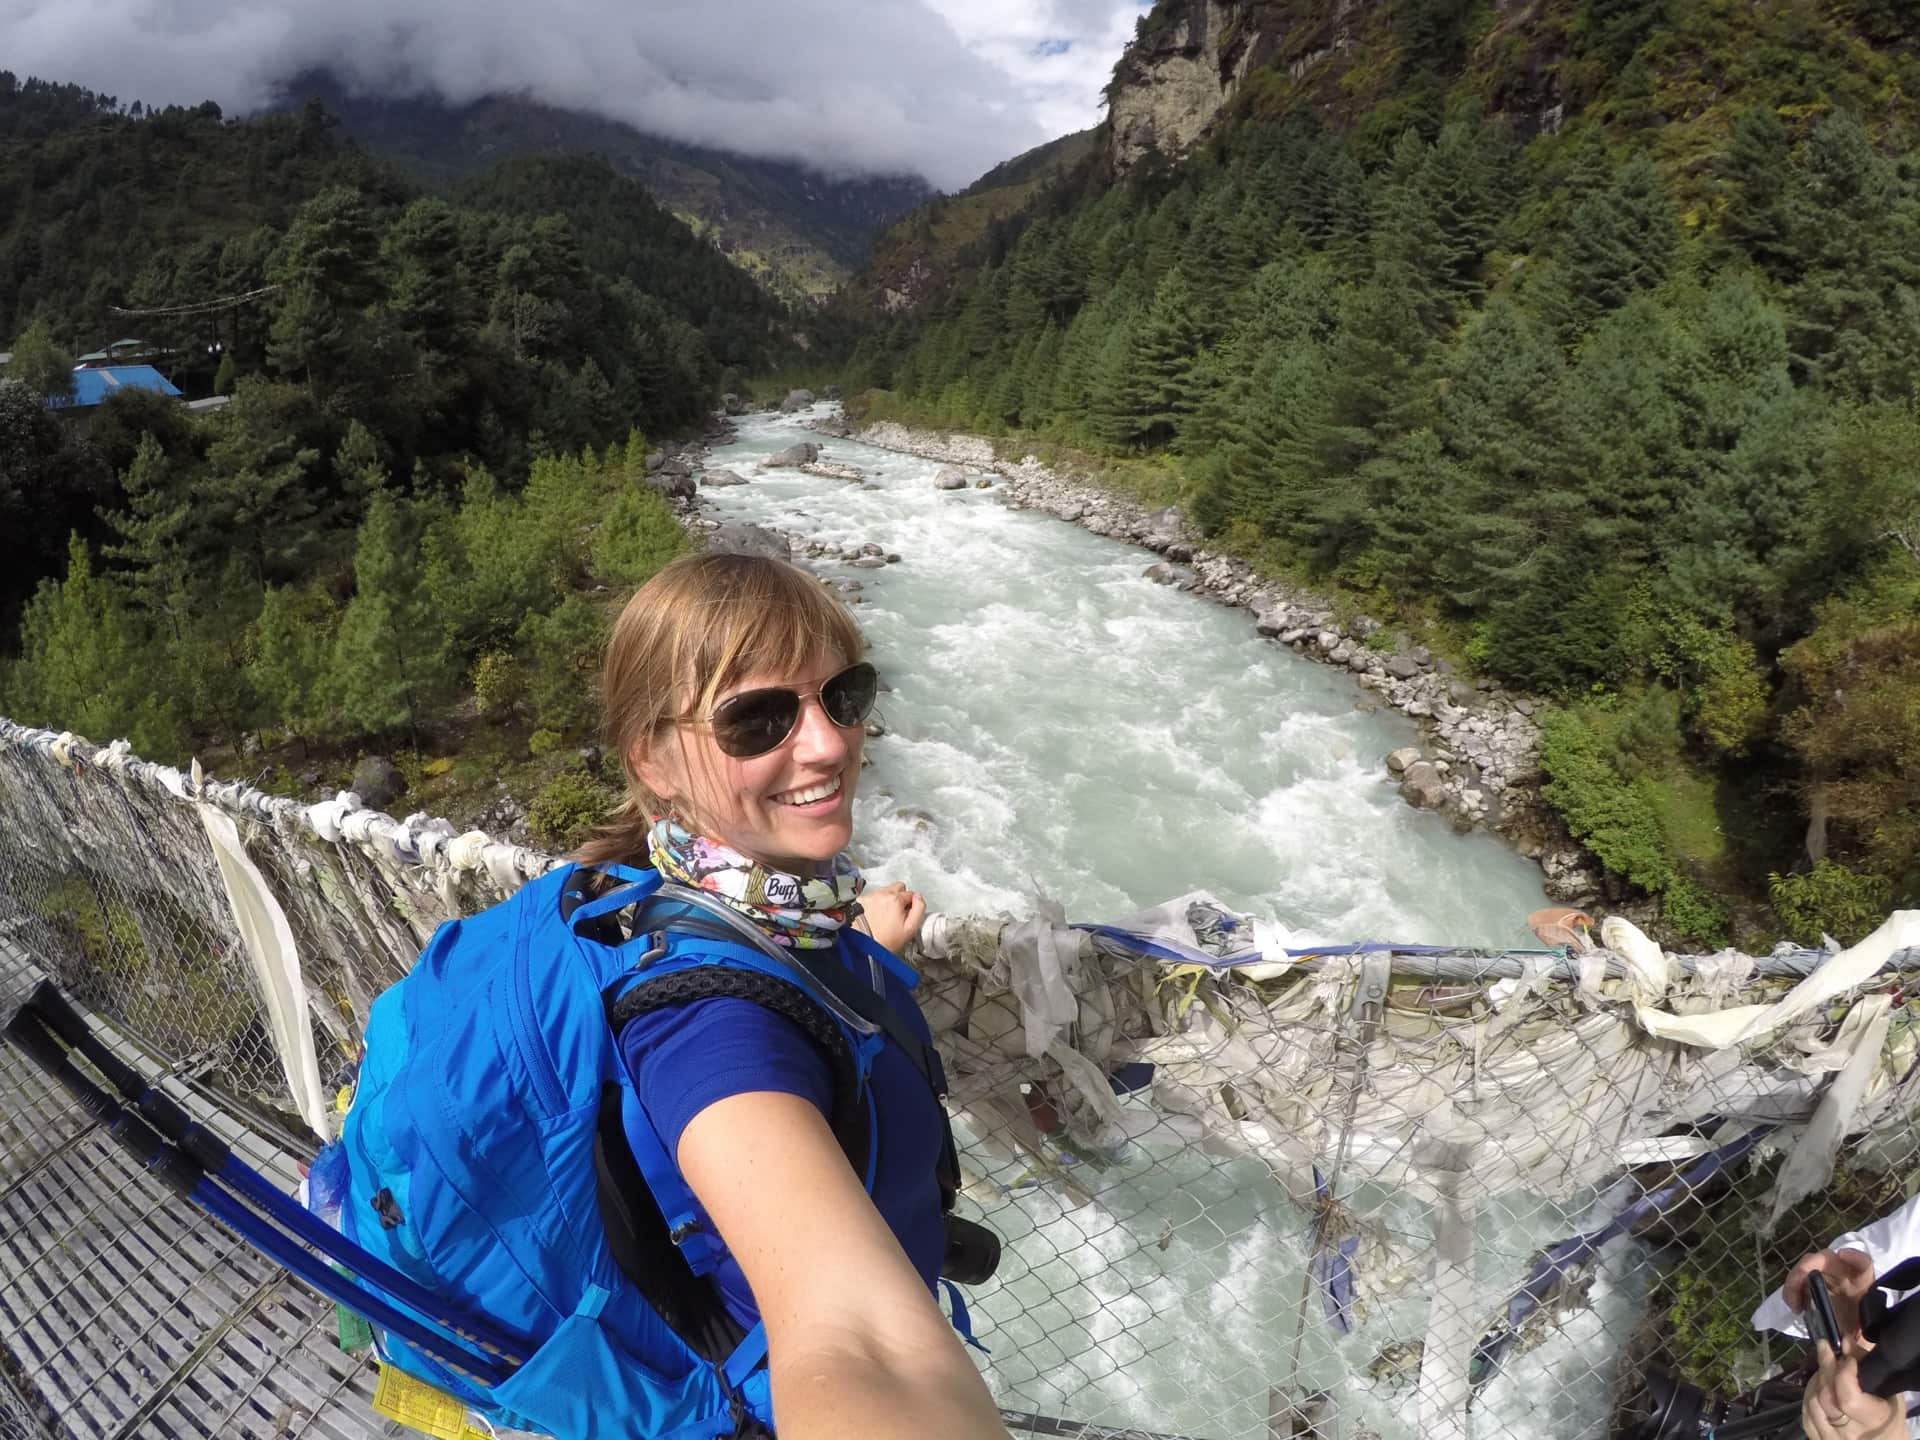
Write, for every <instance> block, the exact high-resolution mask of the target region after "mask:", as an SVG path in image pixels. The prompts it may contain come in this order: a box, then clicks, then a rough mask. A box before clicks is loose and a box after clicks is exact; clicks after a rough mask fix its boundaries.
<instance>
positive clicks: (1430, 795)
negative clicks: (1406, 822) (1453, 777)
mask: <svg viewBox="0 0 1920 1440" xmlns="http://www.w3.org/2000/svg"><path fill="white" fill-rule="evenodd" d="M1400 797H1401V798H1402V799H1403V800H1405V801H1406V802H1407V803H1408V804H1409V805H1411V806H1413V808H1414V809H1416V810H1438V809H1439V808H1440V807H1441V806H1442V805H1443V804H1445V803H1446V799H1447V782H1446V781H1445V780H1443V779H1441V778H1440V772H1439V771H1438V770H1436V769H1434V768H1433V766H1432V765H1431V764H1430V763H1428V762H1427V761H1425V760H1420V761H1416V762H1415V763H1414V764H1412V765H1409V766H1408V767H1407V773H1406V775H1405V776H1404V777H1403V778H1402V779H1401V781H1400Z"/></svg>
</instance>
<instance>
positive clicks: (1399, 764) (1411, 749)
mask: <svg viewBox="0 0 1920 1440" xmlns="http://www.w3.org/2000/svg"><path fill="white" fill-rule="evenodd" d="M1419 763H1420V747H1419V746H1418V745H1403V746H1401V747H1400V748H1399V749H1398V750H1396V751H1394V752H1393V753H1392V754H1391V755H1389V756H1387V769H1389V770H1391V771H1392V772H1393V773H1394V774H1396V775H1404V774H1405V773H1406V772H1407V770H1408V769H1409V768H1411V767H1412V766H1415V765H1418V764H1419Z"/></svg>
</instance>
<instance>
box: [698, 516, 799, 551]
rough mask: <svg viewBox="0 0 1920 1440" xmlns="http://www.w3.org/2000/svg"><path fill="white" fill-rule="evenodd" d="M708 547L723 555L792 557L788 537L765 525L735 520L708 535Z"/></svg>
mask: <svg viewBox="0 0 1920 1440" xmlns="http://www.w3.org/2000/svg"><path fill="white" fill-rule="evenodd" d="M707 549H709V550H714V551H718V552H719V553H720V554H722V555H770V556H772V557H773V558H774V559H775V560H787V559H791V558H792V547H791V546H789V545H788V543H787V537H786V536H784V535H778V534H775V533H774V532H773V531H771V530H769V529H767V528H766V527H765V526H764V525H748V524H746V523H745V522H743V521H733V522H730V523H728V524H725V525H722V526H720V527H718V528H717V529H716V530H715V531H714V532H713V533H712V534H711V535H709V536H708V537H707Z"/></svg>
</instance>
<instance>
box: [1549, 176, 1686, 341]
mask: <svg viewBox="0 0 1920 1440" xmlns="http://www.w3.org/2000/svg"><path fill="white" fill-rule="evenodd" d="M1678 233H1679V227H1678V224H1677V223H1676V221H1675V219H1674V214H1673V205H1672V202H1671V201H1670V200H1669V199H1668V198H1667V189H1666V185H1665V182H1663V181H1662V180H1661V178H1660V172H1659V170H1658V169H1656V168H1655V166H1654V164H1653V161H1652V160H1650V159H1648V158H1647V157H1646V156H1645V155H1636V156H1635V157H1634V158H1633V159H1631V160H1629V161H1628V162H1627V163H1626V164H1625V165H1623V166H1621V168H1620V170H1619V171H1618V172H1617V173H1616V174H1615V176H1614V179H1613V183H1612V184H1611V185H1610V186H1608V187H1607V189H1606V190H1604V191H1602V192H1600V193H1599V194H1597V195H1593V196H1590V197H1589V198H1588V199H1586V200H1583V201H1582V202H1581V203H1580V205H1579V206H1578V207H1577V208H1576V209H1575V210H1574V212H1573V219H1572V221H1571V224H1570V227H1569V233H1568V237H1567V245H1566V250H1565V253H1564V255H1563V257H1562V260H1561V267H1560V272H1559V275H1558V277H1557V278H1558V281H1559V286H1558V291H1557V294H1556V295H1555V296H1554V297H1553V301H1554V303H1553V305H1552V309H1553V311H1554V314H1555V318H1556V319H1557V321H1558V323H1559V325H1560V331H1561V335H1562V337H1563V338H1564V339H1566V340H1568V341H1569V342H1571V341H1572V340H1574V339H1577V338H1578V337H1579V336H1581V335H1583V334H1585V333H1586V332H1587V331H1588V330H1589V329H1590V328H1592V326H1593V324H1594V322H1595V321H1596V320H1598V319H1599V318H1600V317H1601V316H1603V315H1605V314H1607V313H1608V312H1609V311H1612V310H1617V309H1619V308H1620V307H1621V306H1622V305H1624V304H1626V303H1627V301H1628V300H1630V299H1631V298H1632V297H1633V296H1634V295H1636V294H1639V293H1640V292H1642V291H1645V290H1651V289H1653V288H1654V287H1655V286H1657V285H1659V284H1660V282H1661V281H1663V280H1665V279H1666V278H1667V270H1668V267H1669V266H1670V265H1671V264H1672V262H1673V251H1674V245H1675V243H1676V239H1677V236H1678Z"/></svg>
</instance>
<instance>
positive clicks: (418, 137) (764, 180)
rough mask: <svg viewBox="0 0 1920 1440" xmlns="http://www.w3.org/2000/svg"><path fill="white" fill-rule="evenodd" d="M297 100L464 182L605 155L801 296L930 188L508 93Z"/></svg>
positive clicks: (421, 171) (824, 289) (416, 166)
mask: <svg viewBox="0 0 1920 1440" xmlns="http://www.w3.org/2000/svg"><path fill="white" fill-rule="evenodd" d="M287 95H288V98H289V103H290V104H291V105H292V106H294V107H296V108H297V107H298V105H299V104H301V103H302V102H303V101H305V100H308V99H312V98H318V99H320V100H322V101H324V102H325V104H326V106H327V109H328V110H329V111H330V112H332V113H334V114H337V115H338V116H339V117H340V120H341V125H342V128H344V129H345V130H346V131H347V133H348V134H350V135H352V136H353V137H354V138H355V139H356V140H359V141H360V142H361V143H362V144H364V145H365V146H367V148H368V149H370V150H372V151H373V152H374V153H375V154H378V155H384V156H388V157H390V158H392V159H393V160H395V161H397V162H398V163H400V164H401V165H402V166H404V167H405V168H406V170H407V171H408V173H410V174H413V175H417V176H419V177H420V178H421V179H422V180H424V181H426V182H427V183H429V184H435V185H443V186H455V185H458V184H459V183H460V182H461V181H463V180H467V179H470V178H472V177H473V176H474V175H475V174H476V173H479V172H482V171H485V170H487V169H490V168H492V167H493V166H496V165H498V164H500V163H501V162H502V161H503V160H506V159H510V158H513V157H516V156H535V155H558V154H572V155H600V156H604V157H605V158H606V160H607V162H608V163H609V164H611V165H612V166H613V167H614V169H616V170H618V171H619V172H620V173H621V174H622V175H627V176H630V177H632V178H633V179H635V180H638V181H639V182H640V183H641V184H642V185H644V186H646V188H647V190H648V191H649V193H651V194H652V195H653V197H654V198H655V199H656V200H658V201H659V202H660V204H661V206H662V207H663V208H665V209H666V210H668V211H669V212H671V213H672V214H673V215H675V216H676V217H678V218H679V219H680V220H682V221H684V222H686V224H688V225H689V226H691V227H692V228H693V229H694V230H695V231H696V232H697V233H698V234H700V235H701V236H703V237H705V238H706V239H708V240H710V241H712V243H713V244H714V245H716V246H718V247H719V249H720V250H721V252H722V253H723V254H725V255H726V256H727V257H728V258H729V259H730V260H732V261H733V262H734V263H735V264H736V265H738V266H739V267H740V268H741V269H743V270H745V271H747V272H748V273H749V274H751V275H753V276H754V277H755V278H757V279H758V280H760V282H761V283H763V284H764V285H766V286H767V287H768V288H769V289H771V290H772V291H774V293H776V294H778V295H781V296H784V297H786V298H788V299H790V300H794V301H801V300H811V299H815V298H819V297H822V296H825V295H827V294H830V293H831V292H832V291H833V290H835V289H836V288H838V287H839V286H840V285H841V284H843V283H844V282H845V281H846V279H847V278H848V277H849V276H850V275H851V274H852V273H853V271H854V270H855V269H856V268H858V267H859V266H860V264H861V263H862V262H863V261H864V260H865V259H866V258H867V252H868V248H869V246H870V245H871V244H872V241H873V237H874V234H875V233H876V232H877V231H878V230H879V229H880V227H882V226H883V225H886V224H887V223H889V222H890V221H892V220H895V219H897V218H898V217H899V216H900V215H902V214H904V213H905V212H906V211H907V210H909V209H911V208H912V207H913V206H915V205H917V204H919V203H920V202H921V201H923V200H925V199H926V198H927V197H928V196H930V195H931V194H932V193H933V191H932V187H930V186H929V185H928V184H927V183H926V182H925V181H924V180H921V179H920V178H919V177H917V176H904V175H900V176H844V177H840V178H829V177H827V176H824V175H821V174H818V173H816V172H814V171H811V170H808V169H806V168H804V167H802V166H800V165H795V164H792V163H789V162H785V161H779V160H763V159H756V158H753V157H750V156H745V155H733V154H727V153H724V152H722V151H718V150H710V149H707V148H705V147H703V146H698V145H686V144H682V143H680V142H678V141H673V140H665V139H662V138H660V137H659V136H655V135H643V134H641V133H640V132H639V131H637V130H635V129H633V128H632V127H631V126H629V125H623V124H621V123H620V122H619V121H617V120H608V119H603V118H602V117H600V116H597V115H590V114H586V113H584V112H581V111H576V110H562V109H557V108H555V107H553V106H550V105H542V104H540V103H539V102H537V101H535V100H532V99H529V98H527V97H526V96H515V95H496V96H490V97H488V98H487V99H484V100H478V101H475V102H473V103H472V104H468V105H446V104H443V103H441V102H440V101H438V100H436V99H431V98H408V99H375V98H372V97H368V96H356V95H350V94H348V93H347V92H346V91H345V90H343V89H342V88H341V87H340V86H339V85H338V84H337V83H335V82H334V81H333V80H332V79H331V78H330V77H328V76H325V75H305V76H301V77H299V78H297V79H295V80H294V81H292V82H290V83H289V85H288V87H287Z"/></svg>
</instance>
